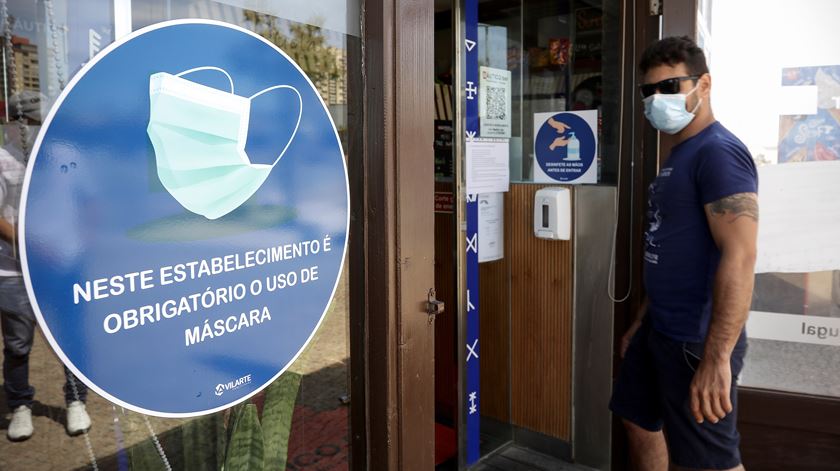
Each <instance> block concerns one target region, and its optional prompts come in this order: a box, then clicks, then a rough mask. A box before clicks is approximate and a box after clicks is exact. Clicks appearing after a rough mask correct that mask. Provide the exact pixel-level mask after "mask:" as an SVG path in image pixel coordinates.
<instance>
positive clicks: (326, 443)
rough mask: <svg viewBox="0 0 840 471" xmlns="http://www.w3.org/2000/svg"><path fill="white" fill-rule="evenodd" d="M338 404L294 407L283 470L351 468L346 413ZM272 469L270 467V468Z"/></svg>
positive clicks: (330, 470)
mask: <svg viewBox="0 0 840 471" xmlns="http://www.w3.org/2000/svg"><path fill="white" fill-rule="evenodd" d="M349 413H350V409H348V408H347V407H344V406H341V407H338V408H336V409H332V410H322V411H318V410H315V409H312V408H311V407H307V406H297V407H295V413H294V415H293V416H292V430H291V432H290V435H289V451H288V454H287V456H288V458H287V460H286V469H287V470H293V471H299V470H300V471H303V470H313V471H314V470H318V471H339V470H341V471H343V470H346V469H349V468H350V441H349V435H348V433H349V431H350V427H349V422H348V419H349V417H348V415H349ZM272 471H273V470H272Z"/></svg>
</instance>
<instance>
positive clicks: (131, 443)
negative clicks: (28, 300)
mask: <svg viewBox="0 0 840 471" xmlns="http://www.w3.org/2000/svg"><path fill="white" fill-rule="evenodd" d="M2 3H3V5H4V6H5V7H7V9H8V10H7V11H8V21H7V22H4V25H3V28H4V37H3V38H0V40H2V41H3V42H4V49H3V50H4V57H3V59H4V65H5V73H4V77H3V79H4V81H3V83H2V85H3V105H2V106H0V114H2V151H0V157H3V159H4V160H3V162H0V170H2V172H3V175H2V177H3V178H4V179H5V180H4V184H3V185H2V186H3V191H4V192H5V191H8V181H9V180H8V179H9V178H13V177H14V175H11V173H14V172H18V173H19V174H20V175H21V176H22V173H21V172H22V169H23V168H25V167H24V166H25V165H26V164H27V161H28V158H29V155H30V153H31V152H32V149H33V147H34V144H35V139H36V136H37V135H38V132H39V130H40V126H41V123H42V121H44V120H45V119H46V117H47V116H48V114H49V113H50V110H51V109H52V106H53V104H54V103H55V101H56V100H57V98H58V97H59V95H60V94H61V91H62V90H63V89H64V88H65V87H66V86H67V85H68V83H69V82H70V81H71V80H72V79H73V77H74V76H75V75H76V74H77V73H78V72H79V70H80V69H81V68H82V66H83V65H84V64H85V63H86V62H88V61H89V60H90V59H91V58H92V57H94V56H95V55H96V54H97V53H99V52H100V51H102V50H103V49H104V48H106V47H107V46H108V45H109V44H110V43H112V42H114V41H115V39H116V38H115V31H118V30H119V28H117V27H116V25H115V19H114V4H115V3H119V4H120V5H123V6H125V5H129V9H128V10H125V11H124V13H125V15H124V16H123V17H121V18H118V20H119V21H122V22H123V23H126V22H127V21H128V20H129V18H128V15H129V14H130V16H131V18H130V21H129V22H128V23H127V24H129V25H131V27H132V29H133V30H136V29H139V28H142V27H145V26H148V25H151V24H154V23H157V22H161V21H165V20H169V19H179V18H205V19H213V20H219V21H222V22H226V23H231V24H234V25H237V26H240V27H242V28H245V29H247V30H250V31H253V32H255V33H257V34H259V35H261V36H262V37H264V38H266V39H267V40H269V41H270V42H272V43H274V44H275V45H277V46H278V47H280V48H281V49H282V50H283V51H284V52H286V54H288V55H289V56H290V57H291V58H292V59H293V60H294V61H295V62H296V63H297V64H298V65H299V66H300V68H301V69H302V70H303V71H304V72H305V73H306V74H307V76H308V77H309V78H310V79H311V80H312V82H313V84H314V85H315V88H316V90H317V92H318V93H319V95H320V97H321V99H322V100H323V102H324V104H325V105H326V107H327V109H328V112H329V114H330V116H331V118H332V120H333V121H334V123H335V125H336V128H337V130H338V133H339V138H340V140H341V142H342V145H343V148H344V149H345V150H346V149H347V140H348V133H349V132H357V130H356V129H355V128H353V129H350V128H349V127H348V119H347V117H348V114H349V112H350V110H348V100H347V96H348V94H349V91H348V89H347V86H348V85H347V84H348V82H347V75H348V67H349V64H348V60H349V59H348V51H350V50H351V49H352V50H353V51H358V50H359V49H360V46H359V41H360V39H359V25H360V21H359V2H358V1H354V0H330V1H328V2H311V1H310V2H305V1H298V0H278V1H256V0H227V1H210V0H131V1H121V2H114V0H83V1H76V0H52V1H49V0H47V1H38V2H33V1H29V0H26V1H24V0H11V1H9V0H2ZM117 11H118V12H119V11H120V10H119V9H118V10H117ZM3 19H4V20H5V19H6V18H3ZM6 25H8V26H6ZM351 54H355V53H351ZM353 57H356V58H357V59H355V60H358V58H359V56H358V54H356V55H353ZM241 59H242V60H243V61H247V60H248V55H246V54H244V53H243V55H242V57H241ZM303 132H312V131H311V130H309V131H303ZM3 151H5V152H3ZM344 157H345V159H346V158H348V157H349V156H347V155H346V154H345V156H344ZM151 168H152V169H154V165H153V164H152V167H151ZM152 171H154V170H152ZM10 172H11V173H10ZM300 178H301V179H304V178H305V177H304V176H301V177H300ZM301 181H303V180H301ZM4 197H5V198H6V199H5V200H4V203H5V205H4V206H3V209H2V216H3V217H4V218H6V217H7V216H8V214H9V210H7V207H14V208H15V209H16V205H15V204H14V203H10V202H9V201H10V200H9V198H12V196H9V195H8V194H5V193H4ZM14 198H18V196H14ZM329 211H330V209H329V208H309V210H308V211H306V212H304V211H299V212H298V213H297V215H296V216H295V217H301V218H309V219H318V218H322V219H323V218H325V217H326V216H328V215H329ZM14 212H15V213H16V211H14ZM312 224H316V223H315V222H313V223H312ZM254 233H255V234H256V233H257V231H254ZM273 243H275V241H266V242H265V244H267V245H269V246H270V245H272V244H273ZM10 246H14V241H11V244H10ZM70 249H71V248H70V247H68V250H70ZM4 250H5V247H4ZM3 273H4V272H3V269H2V267H0V296H6V297H8V296H9V294H8V293H7V291H8V290H4V289H2V287H3V286H6V284H8V282H7V279H8V278H14V277H12V276H6V275H4V274H3ZM348 274H349V269H348V266H347V265H346V264H345V265H344V269H343V271H342V275H341V278H340V280H339V281H338V283H337V287H336V290H335V294H334V297H333V300H332V303H331V305H330V306H329V308H328V310H327V312H326V314H325V316H324V317H323V319H322V320H321V323H320V325H319V327H318V329H317V330H316V331H315V334H314V336H313V337H312V339H311V341H310V342H309V343H308V345H307V347H306V349H304V350H303V351H302V352H301V354H300V355H299V356H298V357H297V359H296V360H295V361H294V362H293V363H292V364H291V365H290V367H289V368H288V369H287V370H286V371H285V372H284V373H283V374H282V375H280V376H279V378H277V379H276V380H275V381H274V382H273V383H272V384H271V385H269V386H268V387H267V388H266V389H264V390H263V391H262V392H260V393H258V394H256V395H254V396H252V397H251V398H249V399H247V400H246V401H245V402H243V403H240V404H239V405H236V406H234V407H231V408H228V409H226V410H223V411H220V412H217V413H214V414H209V415H205V416H202V417H197V418H160V417H154V416H151V415H145V414H140V413H137V412H132V411H130V410H127V409H125V408H123V407H120V406H118V405H115V404H113V403H111V402H109V401H108V400H106V399H104V398H102V397H100V396H99V395H98V394H96V393H95V392H94V391H89V392H88V393H87V399H86V406H87V407H86V409H87V412H88V413H89V415H90V418H91V422H92V427H91V429H90V431H89V432H88V433H85V434H81V435H80V436H76V437H69V436H68V433H67V432H66V430H65V425H66V424H67V419H66V417H67V402H68V401H69V400H70V399H74V398H77V397H79V393H80V391H81V390H83V389H84V388H83V384H82V383H81V382H78V383H77V382H76V381H78V380H73V382H72V383H73V384H74V385H76V386H77V389H76V390H70V391H69V392H68V391H65V390H63V387H64V385H65V373H64V369H63V368H62V365H61V361H60V360H59V358H58V357H57V356H56V354H55V353H54V352H53V350H52V349H51V347H50V344H49V342H48V341H47V339H46V338H45V337H44V335H43V334H42V333H41V331H40V329H36V333H35V338H34V340H33V342H32V349H31V353H30V354H29V357H28V372H29V377H28V383H29V384H31V385H32V386H34V388H35V389H36V393H35V396H34V400H35V402H34V403H33V405H32V414H33V424H34V429H35V433H34V435H33V436H32V438H30V439H28V440H26V441H23V442H20V443H13V442H10V441H8V440H0V469H4V470H6V469H8V470H32V469H56V470H63V469H67V470H71V469H80V468H86V467H90V466H92V465H95V466H97V467H98V468H99V469H137V470H148V469H165V468H166V466H167V465H168V466H169V467H171V468H172V469H221V467H222V466H223V465H224V466H225V468H226V469H244V468H242V467H241V465H239V464H237V463H241V461H237V460H242V459H244V458H246V457H247V452H249V451H250V452H253V450H254V449H255V448H260V446H258V443H260V444H261V448H262V453H263V454H264V460H265V463H266V464H267V469H268V468H270V469H315V468H316V467H317V468H318V469H347V468H348V467H349V449H350V444H349V407H348V404H349V390H350V387H349V381H348V378H349V367H350V358H349V345H348V335H349V334H348V326H349V324H348V307H347V283H348V276H349V275H348ZM17 278H19V276H18V277H17ZM4 283H6V284H4ZM20 286H22V285H20ZM16 293H17V294H20V295H22V296H23V297H24V298H25V297H26V293H25V292H22V291H20V290H18V291H17V292H16ZM289 310H290V311H291V310H292V309H291V308H290V309H289ZM319 312H320V311H319ZM272 314H274V313H272ZM3 315H4V322H3V327H4V331H6V330H7V322H6V321H7V316H6V314H5V313H4V314H3ZM284 315H293V314H290V313H284ZM4 340H5V337H4ZM5 346H6V345H5V343H4V347H5ZM150 348H154V346H153V345H152V346H150ZM142 353H143V352H137V354H138V355H142ZM8 358H9V355H8V353H7V360H8ZM4 383H7V384H8V383H9V381H8V378H6V379H5V381H4ZM148 387H149V388H150V391H151V390H153V388H155V385H154V384H149V385H148ZM71 389H72V388H71ZM81 395H82V396H84V394H83V393H82V394H81ZM2 397H3V400H2V401H0V414H2V415H3V416H6V414H8V413H10V412H11V409H12V406H11V405H10V404H9V397H8V393H7V394H4V395H2ZM68 398H69V399H68ZM80 399H81V398H80ZM2 423H3V427H2V429H3V430H4V431H5V430H8V428H9V421H4V422H2Z"/></svg>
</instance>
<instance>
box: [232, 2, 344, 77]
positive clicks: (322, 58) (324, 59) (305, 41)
mask: <svg viewBox="0 0 840 471" xmlns="http://www.w3.org/2000/svg"><path fill="white" fill-rule="evenodd" d="M244 16H245V21H248V22H250V23H252V24H253V25H254V31H255V32H256V33H257V34H259V35H260V36H262V37H264V38H265V39H267V40H269V41H271V42H272V43H274V44H276V45H277V47H279V48H280V49H282V50H283V52H285V53H286V54H288V55H289V56H290V57H291V58H292V59H293V60H294V61H295V62H297V64H298V65H299V66H300V68H301V69H303V71H304V72H305V73H306V75H307V76H309V78H310V79H311V80H312V82H313V83H315V84H317V83H318V82H321V81H324V80H335V79H338V78H339V77H340V76H341V75H342V72H343V71H342V70H340V65H339V63H338V59H337V57H336V54H335V52H334V51H333V49H334V48H331V47H329V46H328V45H327V43H326V42H327V40H326V38H324V36H323V33H322V32H321V27H320V26H317V25H311V24H302V23H294V22H289V32H288V33H286V32H284V31H282V30H281V29H280V28H279V27H278V25H277V18H275V17H273V16H271V15H267V14H264V13H259V12H255V11H252V10H245V11H244ZM321 22H322V21H320V20H318V19H315V20H313V21H312V23H316V24H317V23H321Z"/></svg>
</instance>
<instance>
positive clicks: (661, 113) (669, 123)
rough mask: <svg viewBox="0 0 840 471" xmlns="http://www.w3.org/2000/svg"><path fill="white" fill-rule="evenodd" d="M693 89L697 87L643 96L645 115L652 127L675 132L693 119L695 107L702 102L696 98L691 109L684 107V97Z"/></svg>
mask: <svg viewBox="0 0 840 471" xmlns="http://www.w3.org/2000/svg"><path fill="white" fill-rule="evenodd" d="M695 90H697V87H694V88H692V89H691V91H690V92H688V93H684V94H683V93H675V94H662V93H657V94H655V95H651V96H649V97H647V98H645V99H644V104H645V117H646V118H647V119H648V121H650V124H651V125H652V126H653V127H655V128H656V129H658V130H660V131H662V132H664V133H666V134H676V133H678V132H680V131H682V130H683V129H685V127H686V126H688V123H690V122H691V120H693V119H694V113H695V112H697V108H699V107H700V104H701V103H702V102H703V100H702V99H700V100H698V101H697V105H696V106H695V107H694V109H693V110H692V111H688V110H686V109H685V101H686V99H687V98H688V96H689V95H691V94H692V93H694V92H695Z"/></svg>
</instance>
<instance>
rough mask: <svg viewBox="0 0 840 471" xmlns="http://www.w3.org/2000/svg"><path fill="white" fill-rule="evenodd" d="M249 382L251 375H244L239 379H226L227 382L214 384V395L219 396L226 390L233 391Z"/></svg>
mask: <svg viewBox="0 0 840 471" xmlns="http://www.w3.org/2000/svg"><path fill="white" fill-rule="evenodd" d="M250 383H251V375H250V374H248V375H245V376H243V377H241V378H239V379H236V380H234V381H228V382H227V383H219V384H217V385H216V395H217V396H221V395H222V394H224V393H225V392H226V391H233V390H234V389H239V388H241V387H242V386H245V385H246V384H250Z"/></svg>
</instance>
